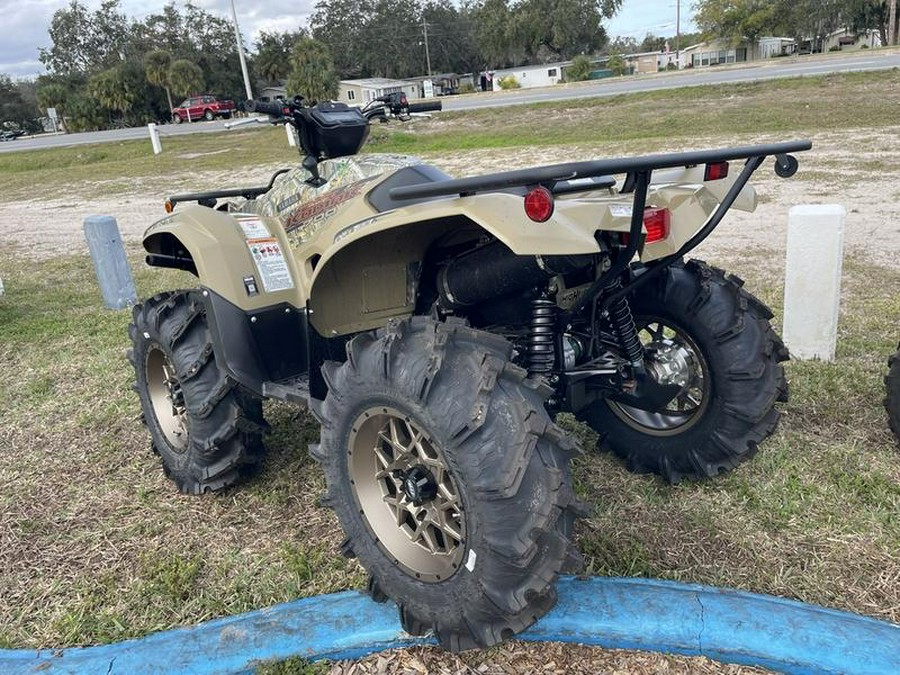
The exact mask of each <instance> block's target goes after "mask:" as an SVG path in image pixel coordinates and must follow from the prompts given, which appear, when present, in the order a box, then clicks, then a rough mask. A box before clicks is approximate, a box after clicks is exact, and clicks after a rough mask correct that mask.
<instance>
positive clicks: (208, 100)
mask: <svg viewBox="0 0 900 675" xmlns="http://www.w3.org/2000/svg"><path fill="white" fill-rule="evenodd" d="M233 112H234V101H229V100H219V99H217V98H216V97H215V96H210V95H209V94H203V95H201V96H191V97H190V98H186V99H185V100H184V101H182V102H181V105H179V106H177V107H176V108H174V109H173V110H172V121H173V122H174V123H175V124H181V123H182V122H195V121H196V120H199V119H204V120H214V119H215V118H216V117H225V118H228V117H231V115H232V113H233Z"/></svg>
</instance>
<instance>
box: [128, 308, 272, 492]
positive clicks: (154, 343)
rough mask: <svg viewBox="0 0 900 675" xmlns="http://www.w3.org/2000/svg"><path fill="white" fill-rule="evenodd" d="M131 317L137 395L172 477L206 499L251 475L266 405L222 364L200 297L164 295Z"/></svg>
mask: <svg viewBox="0 0 900 675" xmlns="http://www.w3.org/2000/svg"><path fill="white" fill-rule="evenodd" d="M132 319H133V322H132V324H131V325H130V326H129V329H128V332H129V335H130V337H131V342H132V346H133V347H132V349H131V350H130V351H129V354H128V358H129V361H130V362H131V365H132V366H133V367H134V371H135V376H136V382H135V385H134V390H135V391H136V392H137V394H138V397H139V398H140V401H141V408H142V410H143V414H144V421H145V422H146V424H147V427H148V429H149V430H150V436H151V439H152V444H153V450H154V452H156V453H157V454H158V455H159V456H160V457H161V458H162V464H163V470H164V471H165V474H166V476H168V477H169V478H171V479H172V480H173V481H174V482H175V484H176V485H177V486H178V489H179V490H180V491H181V492H184V493H187V494H202V493H205V492H213V491H216V490H221V489H222V488H225V487H228V486H230V485H235V484H237V483H239V482H241V481H242V480H244V479H245V478H247V477H249V476H250V475H252V474H253V473H254V472H255V471H256V469H257V468H258V466H259V464H260V462H261V461H262V459H263V456H264V453H265V448H264V445H263V433H264V431H265V428H266V425H265V422H264V420H263V414H262V401H261V400H260V399H259V398H257V397H255V396H252V395H250V394H248V393H247V392H245V391H243V390H241V389H240V388H238V386H237V385H236V384H235V383H234V382H233V381H231V380H230V379H229V378H228V377H227V376H226V375H225V373H224V372H223V371H222V369H221V368H220V367H219V365H218V364H217V363H216V357H215V354H214V352H213V347H212V342H211V340H210V333H209V328H208V325H207V319H206V310H205V307H204V304H203V298H202V297H201V295H200V293H199V292H198V291H177V292H171V293H162V294H159V295H157V296H155V297H153V298H150V299H149V300H147V301H145V302H143V303H140V304H138V305H136V306H135V307H134V309H133V311H132Z"/></svg>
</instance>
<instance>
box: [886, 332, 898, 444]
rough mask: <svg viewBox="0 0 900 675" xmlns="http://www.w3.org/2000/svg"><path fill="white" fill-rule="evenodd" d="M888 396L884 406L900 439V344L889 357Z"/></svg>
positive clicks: (889, 422) (892, 428)
mask: <svg viewBox="0 0 900 675" xmlns="http://www.w3.org/2000/svg"><path fill="white" fill-rule="evenodd" d="M884 387H885V390H886V394H887V395H886V396H885V399H884V408H885V410H886V411H887V416H888V425H890V428H891V431H892V432H893V433H894V437H895V438H896V439H897V440H898V441H900V345H897V351H896V352H894V353H893V354H891V357H890V358H889V359H888V374H887V375H886V376H885V378H884Z"/></svg>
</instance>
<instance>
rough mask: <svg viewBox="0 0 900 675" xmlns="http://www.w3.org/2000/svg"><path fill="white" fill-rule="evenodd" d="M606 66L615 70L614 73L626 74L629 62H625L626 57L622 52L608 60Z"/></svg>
mask: <svg viewBox="0 0 900 675" xmlns="http://www.w3.org/2000/svg"><path fill="white" fill-rule="evenodd" d="M606 67H607V68H608V69H609V70H611V71H612V72H613V75H624V74H625V71H627V70H628V64H626V63H625V57H624V56H622V55H621V54H613V55H612V56H610V57H609V58H608V59H607V61H606Z"/></svg>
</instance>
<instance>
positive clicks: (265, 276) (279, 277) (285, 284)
mask: <svg viewBox="0 0 900 675" xmlns="http://www.w3.org/2000/svg"><path fill="white" fill-rule="evenodd" d="M242 225H243V224H242ZM247 246H248V247H249V248H250V254H251V255H252V256H253V261H254V262H255V263H256V269H257V270H259V278H260V281H262V287H263V289H264V290H265V291H266V292H267V293H273V292H274V291H285V290H287V289H289V288H293V287H294V280H293V279H291V271H290V269H289V268H288V264H287V260H285V258H284V252H283V251H282V250H281V245H280V244H279V243H278V241H277V240H276V239H275V238H274V237H267V238H264V239H249V238H248V239H247Z"/></svg>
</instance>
